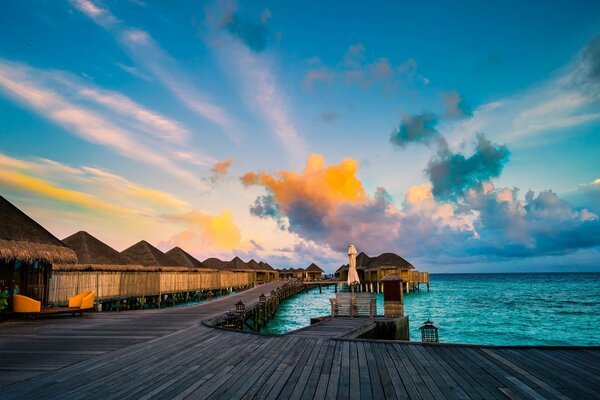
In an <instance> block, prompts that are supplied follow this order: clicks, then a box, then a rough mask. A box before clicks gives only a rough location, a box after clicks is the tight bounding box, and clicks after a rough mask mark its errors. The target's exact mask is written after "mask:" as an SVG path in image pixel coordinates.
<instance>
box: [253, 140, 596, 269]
mask: <svg viewBox="0 0 600 400" xmlns="http://www.w3.org/2000/svg"><path fill="white" fill-rule="evenodd" d="M453 155H454V156H455V155H456V154H453ZM506 155H507V150H506V149H505V148H504V147H503V146H496V145H494V144H492V143H491V142H489V141H488V140H486V139H485V138H484V137H481V136H480V137H479V138H478V143H477V148H476V151H475V154H474V155H473V156H471V157H464V156H462V159H461V160H460V161H459V162H458V164H460V165H461V166H463V167H464V166H465V165H467V166H468V167H469V168H466V167H465V168H464V169H465V170H469V171H470V172H468V173H466V176H467V178H461V179H459V181H458V184H457V187H458V188H454V189H453V190H454V193H455V196H453V197H452V198H448V199H440V198H439V197H436V196H435V192H434V190H435V185H434V184H422V185H416V186H413V187H411V188H409V190H408V191H407V192H406V195H405V197H404V200H403V202H402V207H398V206H397V205H396V204H395V202H394V200H393V198H392V197H391V196H390V195H389V193H388V192H387V191H386V190H385V189H384V188H377V190H376V191H375V193H373V195H372V196H368V195H367V194H366V193H365V192H364V189H363V187H362V183H361V182H360V180H358V179H357V178H356V173H357V169H356V163H355V162H353V160H349V159H346V160H345V161H344V162H342V163H340V164H337V165H329V166H327V165H325V164H324V160H323V159H322V157H319V156H315V155H313V156H311V158H312V159H311V158H309V160H308V161H307V166H306V167H305V169H304V170H303V171H302V172H301V173H295V172H292V171H280V172H278V173H277V174H267V173H264V172H259V173H251V174H247V175H246V176H245V177H243V178H244V182H245V183H246V184H257V185H261V186H263V187H264V188H265V189H266V191H267V194H266V195H263V196H259V197H258V198H257V199H256V201H255V203H254V205H253V206H252V207H251V210H252V211H251V212H252V214H253V215H255V216H258V217H260V218H271V219H274V220H275V221H283V223H281V224H280V229H284V230H289V231H290V232H294V233H296V234H298V235H299V237H300V238H301V239H302V240H305V241H309V242H312V243H319V245H321V246H325V247H327V248H328V249H330V251H331V252H332V253H333V254H335V253H337V254H343V251H344V250H345V248H346V246H347V245H348V243H355V244H356V245H357V246H359V247H360V249H361V250H364V251H366V252H367V253H369V254H377V253H379V252H385V251H394V252H397V253H400V254H402V255H403V256H406V257H408V258H409V259H410V258H412V257H414V258H417V259H419V258H423V259H427V260H429V262H436V261H432V260H442V259H443V260H445V262H451V263H461V264H462V263H475V262H479V263H481V262H483V261H482V260H488V261H489V262H491V261H499V260H502V259H504V258H506V257H509V258H522V257H526V258H530V257H541V256H548V255H555V256H556V255H566V254H573V253H575V252H578V251H580V250H581V249H586V248H596V247H598V246H600V229H598V228H599V227H600V220H599V218H598V216H597V214H595V213H593V212H590V211H588V210H586V209H580V208H576V207H574V206H572V205H571V204H570V203H568V202H567V201H565V200H564V199H561V198H560V197H559V196H558V195H556V194H555V193H553V192H551V191H543V192H540V193H538V194H537V195H536V194H534V193H533V192H528V193H527V194H526V195H525V197H524V198H520V196H519V190H518V189H516V188H513V189H508V188H495V187H494V185H493V184H492V183H491V182H490V181H489V180H486V179H489V177H490V176H491V175H496V174H499V172H500V170H501V165H502V162H503V161H502V160H504V157H505V156H506ZM450 158H452V157H450ZM484 171H485V172H484ZM329 173H333V175H334V176H335V178H332V177H329V176H328V174H329ZM486 177H487V178H486ZM459 191H460V196H458V195H457V194H456V193H457V192H459ZM338 192H340V193H343V195H340V194H339V193H338ZM290 251H291V250H290ZM338 257H340V256H338ZM332 259H335V257H332Z"/></svg>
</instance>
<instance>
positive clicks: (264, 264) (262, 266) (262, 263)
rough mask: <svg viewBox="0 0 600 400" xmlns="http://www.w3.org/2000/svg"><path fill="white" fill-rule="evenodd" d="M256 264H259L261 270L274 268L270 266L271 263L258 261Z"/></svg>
mask: <svg viewBox="0 0 600 400" xmlns="http://www.w3.org/2000/svg"><path fill="white" fill-rule="evenodd" d="M258 265H260V266H261V268H263V270H265V271H275V268H273V267H271V265H269V263H266V262H262V261H261V262H259V263H258Z"/></svg>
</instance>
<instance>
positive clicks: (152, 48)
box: [72, 0, 238, 141]
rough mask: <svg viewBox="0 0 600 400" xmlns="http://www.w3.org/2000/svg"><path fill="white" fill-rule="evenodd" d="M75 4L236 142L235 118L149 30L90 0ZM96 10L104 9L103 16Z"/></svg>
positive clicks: (190, 107) (173, 91) (178, 97)
mask: <svg viewBox="0 0 600 400" xmlns="http://www.w3.org/2000/svg"><path fill="white" fill-rule="evenodd" d="M72 4H73V6H74V7H75V8H76V9H77V10H79V11H81V12H82V13H83V14H85V15H86V16H88V17H90V18H91V19H92V20H93V21H94V22H95V23H97V24H98V25H100V26H102V27H103V28H104V29H106V30H107V31H109V32H111V33H112V34H113V35H115V37H116V39H117V41H118V43H119V44H120V45H121V46H122V47H123V48H124V50H126V51H127V53H128V54H129V56H131V57H132V58H133V59H134V60H135V61H136V62H137V63H138V64H140V65H142V66H143V67H144V68H145V69H146V70H148V71H150V72H151V73H152V75H153V76H154V77H155V78H156V80H157V81H158V82H159V83H160V84H161V85H163V86H164V87H165V88H166V89H167V90H169V91H170V92H171V93H172V94H173V95H174V96H175V97H176V98H177V99H179V101H181V102H182V104H184V105H185V106H186V107H187V108H188V109H189V110H190V111H192V112H194V113H196V114H198V115H200V116H201V117H203V118H206V119H207V120H209V121H211V122H213V123H215V124H217V125H218V126H220V127H221V129H222V130H223V132H224V133H225V134H227V135H228V136H229V137H230V138H231V139H232V140H234V141H237V140H238V139H237V134H236V132H235V129H234V123H233V120H232V119H231V118H230V117H229V116H228V115H227V113H226V111H225V110H224V109H223V108H222V107H220V106H218V105H217V104H215V103H214V102H213V101H212V100H211V99H210V98H209V97H208V95H206V94H205V93H202V92H201V91H200V90H198V89H197V87H196V85H195V84H194V83H193V82H194V79H192V77H190V76H188V74H187V73H185V72H184V71H183V70H182V69H181V68H180V67H179V66H178V65H177V62H176V61H175V60H174V59H173V58H172V57H171V56H170V55H169V54H167V53H166V52H165V51H164V50H162V49H161V48H160V46H159V45H158V44H157V43H156V42H155V41H154V39H153V38H152V36H151V35H150V33H148V32H146V31H144V30H141V29H137V28H131V27H128V26H126V25H125V24H124V23H123V22H122V21H120V20H118V19H117V18H116V17H114V16H113V15H112V13H111V12H110V10H108V9H107V8H100V7H99V6H97V5H96V4H95V3H93V2H92V1H89V0H80V1H72ZM94 10H101V15H102V18H99V17H98V14H97V12H96V11H94Z"/></svg>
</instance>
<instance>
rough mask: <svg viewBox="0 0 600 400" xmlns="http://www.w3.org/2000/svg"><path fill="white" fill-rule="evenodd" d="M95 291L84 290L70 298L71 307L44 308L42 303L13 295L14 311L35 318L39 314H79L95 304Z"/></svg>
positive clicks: (89, 309)
mask: <svg viewBox="0 0 600 400" xmlns="http://www.w3.org/2000/svg"><path fill="white" fill-rule="evenodd" d="M95 297H96V293H95V292H82V293H79V294H78V295H76V296H74V297H71V298H70V299H69V307H56V308H54V307H51V308H42V303H41V302H39V301H37V300H34V299H31V298H29V297H27V296H22V295H20V294H14V295H13V311H14V313H15V314H21V315H25V316H27V317H30V318H31V319H32V320H35V317H37V316H39V315H42V316H43V315H55V314H73V316H75V314H79V316H82V315H83V313H84V312H85V311H91V310H92V308H93V306H94V299H95Z"/></svg>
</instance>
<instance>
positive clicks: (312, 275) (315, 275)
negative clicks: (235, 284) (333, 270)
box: [305, 263, 325, 280]
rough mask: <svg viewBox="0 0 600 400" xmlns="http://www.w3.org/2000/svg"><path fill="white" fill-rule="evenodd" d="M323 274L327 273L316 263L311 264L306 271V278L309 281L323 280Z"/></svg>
mask: <svg viewBox="0 0 600 400" xmlns="http://www.w3.org/2000/svg"><path fill="white" fill-rule="evenodd" d="M323 272H325V271H323V270H322V269H321V267H319V266H318V265H317V264H315V263H312V264H310V265H309V266H308V267H307V268H306V270H305V274H306V278H307V279H309V280H316V279H322V278H323Z"/></svg>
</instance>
